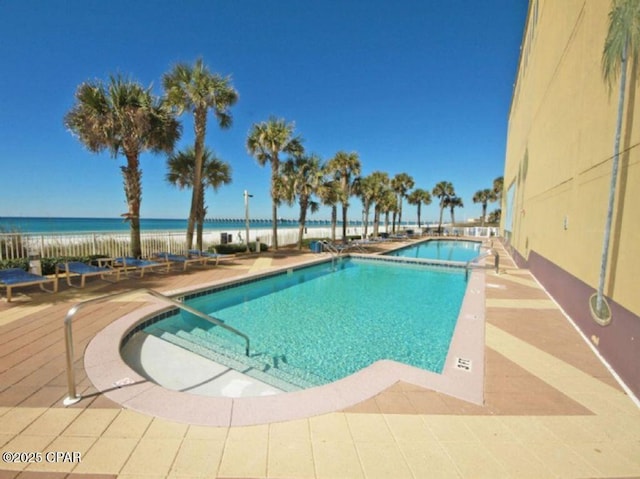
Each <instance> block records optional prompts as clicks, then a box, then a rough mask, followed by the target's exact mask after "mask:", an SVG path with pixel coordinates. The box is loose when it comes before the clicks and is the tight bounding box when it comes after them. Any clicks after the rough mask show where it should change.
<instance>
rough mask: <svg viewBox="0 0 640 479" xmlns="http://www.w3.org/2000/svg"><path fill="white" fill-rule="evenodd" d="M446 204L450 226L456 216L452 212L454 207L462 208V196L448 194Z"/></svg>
mask: <svg viewBox="0 0 640 479" xmlns="http://www.w3.org/2000/svg"><path fill="white" fill-rule="evenodd" d="M445 202H446V206H448V207H449V212H450V213H451V226H453V225H454V224H455V222H456V217H455V214H454V209H455V208H464V203H463V202H462V198H460V197H459V196H455V195H454V196H449V197H448V198H447V199H446V200H445Z"/></svg>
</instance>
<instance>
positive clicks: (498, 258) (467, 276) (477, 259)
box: [464, 249, 500, 279]
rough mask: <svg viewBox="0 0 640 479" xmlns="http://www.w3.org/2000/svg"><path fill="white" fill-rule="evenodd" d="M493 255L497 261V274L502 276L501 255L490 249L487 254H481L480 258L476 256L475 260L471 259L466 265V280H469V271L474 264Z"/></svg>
mask: <svg viewBox="0 0 640 479" xmlns="http://www.w3.org/2000/svg"><path fill="white" fill-rule="evenodd" d="M491 255H493V256H494V258H495V260H494V266H495V268H496V274H500V255H499V254H498V252H497V251H496V250H494V249H489V250H488V251H487V252H486V253H482V254H479V255H478V256H476V257H475V258H472V259H470V260H469V261H467V262H466V264H465V265H464V271H465V278H467V279H468V278H469V270H470V269H471V266H472V265H473V263H477V262H478V261H480V260H481V259H484V258H486V257H488V256H491Z"/></svg>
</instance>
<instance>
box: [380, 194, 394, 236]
mask: <svg viewBox="0 0 640 479" xmlns="http://www.w3.org/2000/svg"><path fill="white" fill-rule="evenodd" d="M378 204H379V205H380V212H381V213H384V229H385V231H386V232H387V233H388V232H389V214H390V213H393V217H394V218H395V215H396V213H397V212H398V198H397V196H396V192H395V191H394V190H393V188H391V187H389V188H387V189H386V190H385V191H384V192H383V193H382V197H381V198H380V200H379V201H378ZM392 231H393V230H392Z"/></svg>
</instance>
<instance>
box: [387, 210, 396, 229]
mask: <svg viewBox="0 0 640 479" xmlns="http://www.w3.org/2000/svg"><path fill="white" fill-rule="evenodd" d="M396 215H397V213H396V212H395V211H394V212H393V222H392V223H391V231H393V232H394V233H395V232H396ZM386 223H389V213H387V216H386ZM386 227H387V224H385V228H386Z"/></svg>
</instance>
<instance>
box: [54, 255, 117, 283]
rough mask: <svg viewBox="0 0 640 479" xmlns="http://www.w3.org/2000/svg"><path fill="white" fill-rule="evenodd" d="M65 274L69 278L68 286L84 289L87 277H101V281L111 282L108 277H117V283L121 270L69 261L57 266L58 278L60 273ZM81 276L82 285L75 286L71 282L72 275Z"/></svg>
mask: <svg viewBox="0 0 640 479" xmlns="http://www.w3.org/2000/svg"><path fill="white" fill-rule="evenodd" d="M63 272H64V273H65V275H66V277H67V284H68V285H69V286H71V287H72V288H84V284H85V280H86V279H87V276H100V279H103V280H105V281H109V280H108V279H107V276H113V275H114V274H115V275H116V279H115V280H116V281H118V280H119V279H120V270H118V269H113V268H104V267H101V266H93V265H90V264H85V263H81V262H80V261H68V262H66V263H58V264H56V278H58V275H59V274H60V273H63ZM72 274H74V275H77V276H80V285H79V286H78V285H75V284H73V283H72V282H71V275H72Z"/></svg>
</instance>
